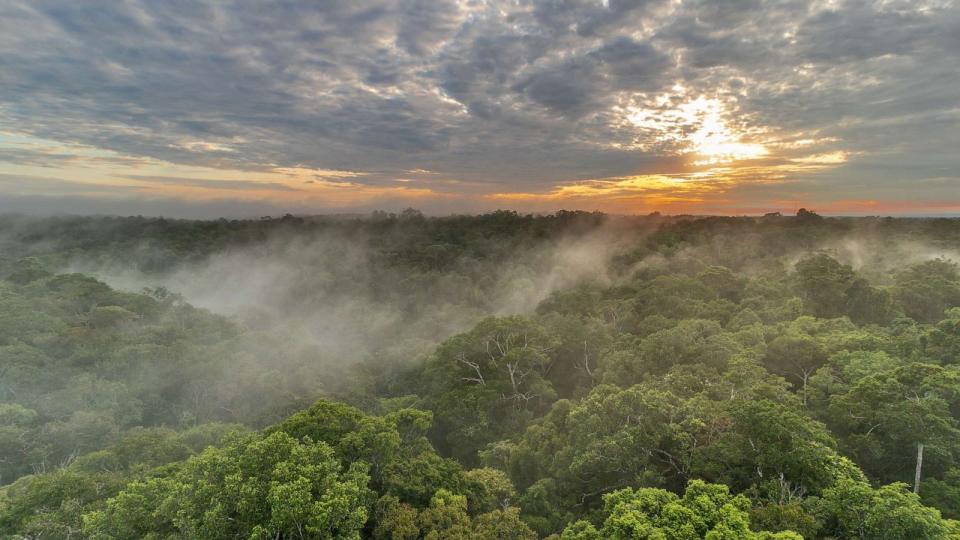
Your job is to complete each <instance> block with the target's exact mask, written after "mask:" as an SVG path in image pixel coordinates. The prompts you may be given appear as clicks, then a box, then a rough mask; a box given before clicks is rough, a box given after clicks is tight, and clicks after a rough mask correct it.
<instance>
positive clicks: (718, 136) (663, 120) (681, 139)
mask: <svg viewBox="0 0 960 540" xmlns="http://www.w3.org/2000/svg"><path fill="white" fill-rule="evenodd" d="M676 90H679V91H680V92H682V91H683V89H682V87H678V88H677V89H676ZM671 101H672V100H671V99H670V98H668V97H661V98H659V99H658V101H657V103H656V105H657V106H656V107H655V108H652V109H648V108H635V109H633V110H632V111H631V113H630V114H629V115H628V116H627V119H628V120H629V121H630V122H631V123H632V124H633V125H635V126H636V127H639V128H642V129H647V130H650V131H652V132H653V134H654V136H655V138H656V139H657V140H658V142H667V143H672V144H674V145H676V146H679V147H680V148H681V149H682V151H684V152H687V153H694V154H696V155H698V156H700V158H701V159H699V160H697V161H695V162H694V164H695V165H710V164H716V163H728V162H731V161H740V160H745V159H756V158H759V157H763V156H766V155H767V154H768V153H769V152H768V150H767V148H766V147H765V146H764V145H762V144H759V143H753V142H744V141H743V138H744V136H745V135H746V134H745V133H738V132H737V130H736V129H735V128H732V127H731V126H730V125H729V123H728V122H727V120H726V119H725V117H727V116H729V114H730V113H729V111H728V107H727V106H726V105H725V104H724V103H723V102H722V101H720V100H719V99H715V98H706V97H704V96H700V97H698V98H696V99H694V100H689V101H686V102H684V103H681V104H679V105H673V103H671ZM671 105H672V106H671ZM661 107H662V108H661Z"/></svg>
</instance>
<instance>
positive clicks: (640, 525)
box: [561, 480, 800, 540]
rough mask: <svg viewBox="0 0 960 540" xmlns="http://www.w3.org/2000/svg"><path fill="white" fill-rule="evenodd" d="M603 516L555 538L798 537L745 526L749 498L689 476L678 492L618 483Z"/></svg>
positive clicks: (729, 539)
mask: <svg viewBox="0 0 960 540" xmlns="http://www.w3.org/2000/svg"><path fill="white" fill-rule="evenodd" d="M603 500H604V510H603V515H604V516H605V519H604V521H603V525H602V527H601V528H600V529H599V530H597V529H595V528H594V527H593V525H591V524H589V523H587V522H584V521H579V522H576V523H574V524H572V525H570V526H568V527H567V528H566V529H565V530H564V531H563V534H562V535H561V540H599V539H600V538H604V539H607V540H636V539H651V540H653V539H661V540H684V539H690V540H693V539H699V538H703V539H708V540H750V539H757V540H759V539H761V538H779V539H784V540H788V539H798V540H799V539H800V536H799V535H797V534H795V533H790V532H781V533H777V534H773V533H756V532H753V531H751V530H750V516H749V509H750V501H749V499H747V498H746V497H744V496H742V495H737V496H733V495H731V494H730V491H729V489H728V488H727V487H726V486H723V485H719V484H707V483H705V482H703V481H700V480H693V481H691V482H690V483H689V484H688V485H687V489H686V492H685V493H684V494H683V496H682V497H678V496H677V495H675V494H673V493H671V492H669V491H665V490H662V489H654V488H641V489H637V490H633V489H629V488H628V489H623V490H619V491H614V492H612V493H609V494H607V495H605V496H604V497H603Z"/></svg>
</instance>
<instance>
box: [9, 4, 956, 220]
mask: <svg viewBox="0 0 960 540" xmlns="http://www.w3.org/2000/svg"><path fill="white" fill-rule="evenodd" d="M958 54H960V8H958V6H957V5H955V4H954V2H953V1H942V0H924V1H907V0H904V1H876V2H869V1H864V0H860V1H832V0H830V1H828V0H783V1H778V2H761V1H760V0H711V1H705V0H703V1H679V0H673V1H667V0H633V1H630V0H604V1H600V0H544V1H536V2H531V1H522V0H515V1H496V0H491V1H480V0H462V1H453V0H449V1H445V0H407V1H394V0H364V1H360V2H357V1H348V0H327V1H323V2H316V1H312V0H303V1H293V0H285V1H283V2H279V3H271V4H270V5H267V4H264V3H262V2H257V1H253V0H225V1H218V2H199V1H185V2H165V1H146V0H126V1H123V2H117V1H114V0H89V1H84V2H73V1H68V0H59V1H53V0H30V1H22V2H20V1H16V0H14V1H11V2H4V3H3V4H2V5H0V88H2V89H3V91H2V93H0V172H2V173H4V174H5V175H7V176H6V177H7V178H8V179H9V178H10V177H11V176H17V177H18V178H20V179H21V182H22V183H33V184H34V186H33V187H31V188H25V187H23V186H21V187H20V188H19V189H10V188H9V187H8V184H9V180H4V181H3V182H0V197H5V198H8V199H10V198H13V197H33V198H36V197H44V196H50V197H64V196H67V195H71V194H73V193H76V192H77V191H78V189H77V188H73V187H71V188H69V189H65V190H60V189H59V188H57V187H56V183H55V182H51V181H50V179H51V178H52V177H56V178H58V179H62V180H65V181H68V182H69V181H82V182H86V183H97V184H98V185H101V186H102V185H108V186H109V185H113V186H117V187H116V189H117V191H116V192H115V195H117V196H120V195H121V194H122V196H123V197H132V198H133V199H137V198H140V199H150V198H152V199H156V198H158V197H159V198H163V199H165V200H166V199H169V200H171V201H177V200H180V201H183V200H190V201H192V203H193V205H194V206H192V207H193V208H195V207H196V204H198V202H199V203H202V202H203V201H219V202H216V205H221V204H222V203H223V199H224V197H227V198H229V197H233V198H236V199H238V200H241V201H244V204H248V203H250V200H251V197H257V198H259V199H266V200H268V201H269V203H264V207H263V208H268V207H269V208H271V209H272V208H276V207H284V206H287V207H290V208H296V209H301V208H303V209H308V210H309V209H311V208H316V209H317V210H324V209H331V208H339V209H344V208H367V207H371V206H376V205H378V204H387V205H389V204H390V203H391V202H394V201H396V202H398V203H402V204H404V205H406V204H414V205H416V204H417V203H420V206H426V207H428V208H430V207H432V208H434V209H436V210H442V209H444V208H449V209H457V210H461V209H473V208H484V207H493V206H502V205H504V204H515V205H517V206H518V207H523V208H531V209H550V208H553V207H560V206H580V207H596V208H603V209H611V210H614V211H648V210H650V209H658V208H660V207H663V208H665V209H668V210H669V209H673V208H675V209H678V210H693V211H705V212H711V211H714V212H724V211H743V210H746V209H750V208H754V207H757V208H760V207H770V206H778V205H779V206H782V207H790V206H791V205H794V204H795V203H797V202H799V203H801V204H802V203H803V202H805V201H809V202H810V203H814V204H816V203H820V204H822V205H824V206H828V205H837V204H840V206H842V201H845V200H849V201H861V202H862V201H873V203H871V204H875V205H883V207H884V208H886V207H890V208H894V209H895V208H896V203H897V202H903V203H904V205H903V208H909V209H910V210H909V212H912V213H915V212H921V213H922V210H917V208H923V207H924V205H931V208H933V207H934V206H936V209H934V210H931V212H935V213H944V212H946V213H951V212H958V213H960V195H958V193H960V173H958V166H960V159H958V158H957V154H956V149H957V148H960V70H958V69H957V64H956V62H957V56H958ZM211 173H215V174H213V175H212V176H211ZM94 191H96V190H94ZM87 195H88V196H94V195H92V194H87ZM118 200H119V199H118ZM123 200H127V199H123ZM944 201H946V202H947V203H948V204H947V205H946V207H947V210H944V209H943V208H944ZM98 204H100V203H98ZM171 204H172V205H173V206H170V208H171V212H173V213H175V206H176V204H175V202H172V203H171ZM216 205H215V207H216ZM937 205H939V206H937ZM951 205H952V206H951ZM867 206H868V207H869V204H868V205H867ZM78 208H81V211H82V205H81V206H78ZM163 208H167V206H163ZM840 211H842V208H841V209H840ZM117 212H118V213H126V212H125V211H124V209H123V208H122V207H120V208H117Z"/></svg>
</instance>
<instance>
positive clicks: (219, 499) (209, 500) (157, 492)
mask: <svg viewBox="0 0 960 540" xmlns="http://www.w3.org/2000/svg"><path fill="white" fill-rule="evenodd" d="M367 469H368V467H367V465H366V464H365V463H363V462H356V463H353V464H351V465H350V467H349V468H348V469H347V470H345V471H344V470H342V469H341V466H340V463H339V460H338V459H337V457H336V455H335V454H334V451H333V449H332V448H330V446H329V445H327V444H326V443H323V442H316V443H315V442H313V441H311V440H310V439H308V438H307V439H304V440H303V441H302V442H300V441H297V440H296V439H294V438H292V437H291V436H290V435H288V434H286V433H283V432H274V433H271V434H269V435H263V436H256V437H252V438H249V437H248V438H244V439H240V440H238V441H235V442H234V443H232V444H231V445H229V446H227V447H225V448H222V449H219V448H210V449H208V450H206V451H204V452H203V453H202V454H200V455H198V456H196V457H194V458H191V459H190V460H188V461H187V462H186V463H185V464H184V466H183V467H182V468H181V469H180V470H178V471H176V472H175V473H174V474H172V475H170V476H167V477H162V478H154V479H151V480H148V481H147V482H141V483H134V484H131V485H130V486H128V487H127V489H126V490H124V491H123V492H121V493H120V494H119V495H117V496H116V497H114V498H112V499H110V500H109V501H107V506H106V509H104V510H101V511H95V512H92V513H90V514H88V515H87V516H85V517H84V532H85V533H86V534H89V535H90V536H91V537H93V538H103V539H108V538H117V539H120V538H131V537H138V535H140V536H147V535H151V534H153V535H156V534H158V533H160V532H162V531H169V532H170V533H172V534H176V535H178V536H183V537H188V538H197V539H211V540H212V539H220V538H223V539H227V538H238V537H240V538H251V539H260V538H273V537H276V536H277V535H280V536H282V537H284V538H309V537H317V538H332V539H343V540H347V539H355V538H359V532H358V531H359V530H360V529H361V528H362V527H363V525H364V524H365V523H366V521H367V518H368V510H367V507H368V505H369V502H370V497H371V493H370V491H369V490H368V489H367V483H368V481H369V476H368V474H367Z"/></svg>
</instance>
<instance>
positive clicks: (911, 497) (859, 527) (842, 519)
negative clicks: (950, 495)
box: [812, 480, 960, 540]
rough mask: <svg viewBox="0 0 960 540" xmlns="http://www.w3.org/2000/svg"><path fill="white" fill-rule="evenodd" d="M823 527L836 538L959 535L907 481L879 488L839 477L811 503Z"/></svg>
mask: <svg viewBox="0 0 960 540" xmlns="http://www.w3.org/2000/svg"><path fill="white" fill-rule="evenodd" d="M812 505H813V507H814V509H815V512H816V513H817V515H818V516H819V517H820V519H821V521H822V523H823V528H822V529H821V531H820V534H822V535H825V536H828V535H829V536H833V537H835V538H862V539H871V540H901V539H904V538H910V539H917V540H935V539H936V540H939V539H951V538H952V539H957V538H960V528H958V527H957V524H956V522H954V523H951V522H949V521H946V520H944V519H943V518H942V517H941V516H940V512H938V511H937V510H935V509H933V508H929V507H925V506H923V505H922V504H921V503H920V498H919V497H918V496H917V495H916V494H914V493H910V492H909V491H908V490H907V485H906V484H890V485H887V486H883V487H881V488H879V489H874V488H871V487H870V485H869V484H867V483H865V482H856V481H853V480H841V481H840V482H838V483H837V485H836V486H834V487H832V488H829V489H827V490H825V491H824V493H823V497H822V498H821V499H819V500H817V501H813V503H812Z"/></svg>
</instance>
